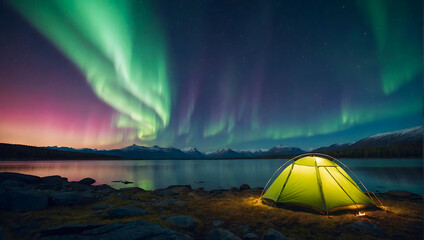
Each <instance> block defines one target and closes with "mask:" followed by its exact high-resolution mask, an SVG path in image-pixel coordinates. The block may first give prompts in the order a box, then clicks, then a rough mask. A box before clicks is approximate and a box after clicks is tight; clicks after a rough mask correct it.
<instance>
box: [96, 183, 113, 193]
mask: <svg viewBox="0 0 424 240" xmlns="http://www.w3.org/2000/svg"><path fill="white" fill-rule="evenodd" d="M93 188H94V189H93V190H94V192H96V193H101V194H111V193H113V192H116V191H117V190H116V189H115V188H113V187H111V186H109V185H107V184H102V185H95V186H93Z"/></svg>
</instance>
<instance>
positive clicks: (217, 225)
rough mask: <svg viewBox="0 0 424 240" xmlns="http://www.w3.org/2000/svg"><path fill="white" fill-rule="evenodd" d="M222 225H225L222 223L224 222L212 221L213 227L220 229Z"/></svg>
mask: <svg viewBox="0 0 424 240" xmlns="http://www.w3.org/2000/svg"><path fill="white" fill-rule="evenodd" d="M222 224H224V221H222V220H213V221H212V225H213V226H214V227H219V226H221V225H222Z"/></svg>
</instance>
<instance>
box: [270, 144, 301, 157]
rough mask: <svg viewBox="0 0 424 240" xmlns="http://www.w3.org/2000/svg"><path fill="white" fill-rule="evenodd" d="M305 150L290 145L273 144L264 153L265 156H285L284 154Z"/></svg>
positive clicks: (294, 153)
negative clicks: (273, 145)
mask: <svg viewBox="0 0 424 240" xmlns="http://www.w3.org/2000/svg"><path fill="white" fill-rule="evenodd" d="M303 153H305V151H303V150H302V149H300V148H298V147H290V146H280V145H278V146H275V147H273V148H271V149H270V150H269V151H268V152H265V153H264V155H266V156H275V155H278V156H285V155H299V154H303Z"/></svg>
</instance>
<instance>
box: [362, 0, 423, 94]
mask: <svg viewBox="0 0 424 240" xmlns="http://www.w3.org/2000/svg"><path fill="white" fill-rule="evenodd" d="M357 2H358V5H359V7H360V9H362V11H363V12H364V15H365V16H366V18H367V19H368V20H369V22H370V25H371V27H372V30H373V33H374V38H375V41H376V44H377V49H378V55H379V58H380V61H381V82H382V85H383V91H384V93H385V94H387V95H388V94H391V93H393V92H395V91H397V90H398V89H399V88H401V87H402V86H404V85H406V84H407V83H409V82H410V81H412V80H413V79H414V77H417V76H418V75H419V74H420V73H421V72H422V55H421V54H422V51H419V50H418V49H416V46H419V45H422V42H421V41H420V39H419V38H411V37H410V31H411V28H410V27H409V26H411V25H412V24H413V22H411V21H412V18H409V17H408V14H409V12H408V8H407V6H411V7H414V5H413V3H414V2H413V1H387V0H358V1H357Z"/></svg>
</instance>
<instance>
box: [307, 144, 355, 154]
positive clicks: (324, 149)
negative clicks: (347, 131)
mask: <svg viewBox="0 0 424 240" xmlns="http://www.w3.org/2000/svg"><path fill="white" fill-rule="evenodd" d="M350 146H352V143H336V144H332V145H330V146H326V147H320V148H316V149H313V150H312V151H311V152H327V151H334V150H342V149H347V148H349V147H350Z"/></svg>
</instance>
